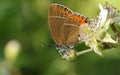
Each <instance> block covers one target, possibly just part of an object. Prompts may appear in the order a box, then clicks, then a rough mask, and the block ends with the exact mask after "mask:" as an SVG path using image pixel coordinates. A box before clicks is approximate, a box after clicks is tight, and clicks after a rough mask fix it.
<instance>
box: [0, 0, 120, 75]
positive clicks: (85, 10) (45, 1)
mask: <svg viewBox="0 0 120 75" xmlns="http://www.w3.org/2000/svg"><path fill="white" fill-rule="evenodd" d="M105 2H106V0H0V75H120V48H113V49H109V50H106V51H103V55H104V57H101V56H99V55H97V54H95V53H94V52H90V53H87V54H84V55H81V56H79V57H78V58H77V59H76V60H75V61H73V62H68V61H66V60H62V59H61V56H60V54H59V53H58V52H57V50H56V49H55V47H53V44H54V41H53V40H52V37H51V34H50V31H49V27H48V8H49V5H50V4H51V3H59V4H62V5H65V6H67V7H69V8H70V9H72V10H73V11H74V12H79V13H81V14H83V15H85V16H87V17H89V18H92V17H93V18H94V17H96V16H97V15H98V13H99V11H100V10H99V8H98V5H99V4H100V3H101V4H102V5H104V4H105ZM107 2H108V3H110V4H112V5H113V6H115V7H116V8H117V9H119V10H120V5H119V4H120V0H108V1H107ZM75 49H76V50H78V51H79V50H82V49H84V46H83V45H82V44H80V45H77V46H76V47H75Z"/></svg>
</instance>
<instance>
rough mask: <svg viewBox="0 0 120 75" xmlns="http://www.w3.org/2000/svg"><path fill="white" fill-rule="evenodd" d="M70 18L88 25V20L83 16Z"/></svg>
mask: <svg viewBox="0 0 120 75" xmlns="http://www.w3.org/2000/svg"><path fill="white" fill-rule="evenodd" d="M70 18H72V19H75V20H76V21H78V22H79V23H80V24H85V23H86V19H85V18H82V17H81V16H77V15H72V16H70Z"/></svg>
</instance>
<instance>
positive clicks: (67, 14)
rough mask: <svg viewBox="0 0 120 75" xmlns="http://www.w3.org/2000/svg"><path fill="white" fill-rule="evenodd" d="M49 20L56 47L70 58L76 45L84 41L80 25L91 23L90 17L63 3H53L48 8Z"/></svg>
mask: <svg viewBox="0 0 120 75" xmlns="http://www.w3.org/2000/svg"><path fill="white" fill-rule="evenodd" d="M48 21H49V29H50V32H51V35H52V38H53V40H54V41H55V43H56V48H57V49H58V50H59V52H60V54H62V55H63V56H64V58H67V59H68V57H69V55H70V52H71V51H73V50H72V48H73V47H74V45H75V44H77V43H79V42H80V41H82V37H81V35H82V34H83V33H81V31H82V28H81V27H80V26H81V25H86V24H89V19H88V18H87V17H85V16H83V15H81V14H78V13H74V12H73V11H72V10H70V9H69V8H67V7H65V6H63V5H61V4H55V3H53V4H51V5H50V7H49V10H48Z"/></svg>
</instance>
